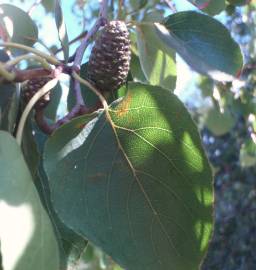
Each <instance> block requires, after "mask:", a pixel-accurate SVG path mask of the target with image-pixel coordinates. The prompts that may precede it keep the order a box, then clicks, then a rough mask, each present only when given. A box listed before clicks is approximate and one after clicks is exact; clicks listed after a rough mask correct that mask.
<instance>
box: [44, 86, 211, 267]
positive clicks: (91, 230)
mask: <svg viewBox="0 0 256 270" xmlns="http://www.w3.org/2000/svg"><path fill="white" fill-rule="evenodd" d="M109 113H110V114H109V115H108V114H106V113H104V112H103V113H101V115H100V117H99V119H98V120H97V121H96V123H95V122H94V124H92V123H91V124H88V125H89V126H88V125H87V126H86V127H85V128H81V125H80V126H79V125H78V126H77V127H76V129H75V131H76V132H77V133H76V135H75V134H74V126H73V124H70V125H71V126H70V128H69V124H67V125H66V129H67V130H69V134H68V132H67V131H66V132H65V133H64V132H63V131H62V130H57V131H56V133H55V134H54V135H53V136H52V137H51V138H50V139H49V140H48V142H47V144H46V149H45V154H44V168H45V171H46V173H47V175H48V178H49V185H50V190H51V196H52V201H53V206H54V208H55V210H56V212H57V213H58V215H59V216H60V218H61V220H63V221H64V222H65V224H66V225H68V226H69V227H70V228H71V229H73V230H75V231H76V232H79V233H80V234H82V235H84V236H85V237H87V238H88V239H89V240H90V241H92V242H93V243H94V244H96V245H98V246H99V247H101V248H102V249H103V250H104V251H105V252H106V253H108V254H109V255H110V256H111V257H112V258H113V259H114V260H115V261H117V262H118V263H119V264H120V265H121V266H123V267H124V268H125V269H132V270H141V269H147V270H156V269H157V270H166V269H175V270H188V269H189V270H196V269H198V268H199V264H200V262H201V260H202V258H203V257H204V255H205V252H206V250H207V247H208V242H209V239H210V237H211V233H212V214H213V213H212V204H213V189H212V173H211V169H210V166H209V164H208V161H207V158H206V156H205V154H204V151H203V149H202V146H201V141H200V136H199V134H198V131H197V129H196V127H195V125H194V123H193V121H192V119H191V117H190V115H189V113H188V112H187V110H186V109H185V107H184V106H183V104H182V103H181V102H180V101H179V99H178V98H177V97H176V96H175V95H173V94H171V93H170V91H167V90H164V89H162V88H160V87H156V86H149V85H143V84H131V85H130V86H129V89H128V93H127V95H126V97H125V98H124V99H123V100H122V101H119V102H115V104H114V105H113V106H112V108H111V110H110V111H109ZM110 119H111V120H110ZM79 128H80V129H79Z"/></svg>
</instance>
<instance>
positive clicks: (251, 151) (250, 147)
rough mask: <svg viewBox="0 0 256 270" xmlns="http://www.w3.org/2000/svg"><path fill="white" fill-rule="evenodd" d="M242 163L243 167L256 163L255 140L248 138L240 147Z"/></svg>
mask: <svg viewBox="0 0 256 270" xmlns="http://www.w3.org/2000/svg"><path fill="white" fill-rule="evenodd" d="M240 163H241V166H242V167H252V166H255V165H256V144H255V142H254V141H253V140H251V139H247V140H245V142H244V143H243V145H242V147H241V149H240Z"/></svg>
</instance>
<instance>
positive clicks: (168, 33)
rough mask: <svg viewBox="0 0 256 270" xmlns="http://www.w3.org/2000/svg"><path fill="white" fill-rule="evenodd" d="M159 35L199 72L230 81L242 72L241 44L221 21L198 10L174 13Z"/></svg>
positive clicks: (159, 28) (219, 79)
mask: <svg viewBox="0 0 256 270" xmlns="http://www.w3.org/2000/svg"><path fill="white" fill-rule="evenodd" d="M156 25H157V29H158V34H159V36H160V37H161V38H162V39H163V41H164V42H166V44H168V45H169V46H170V47H172V48H174V49H175V50H176V51H177V52H178V53H179V54H180V56H181V57H182V58H183V59H184V60H185V61H186V62H187V63H188V64H189V65H190V66H191V67H192V68H193V69H194V70H196V71H197V72H199V73H202V74H205V75H208V76H210V77H212V78H213V79H215V80H218V81H230V80H232V79H233V78H234V77H235V76H237V75H238V74H239V72H240V71H241V68H242V65H243V57H242V54H241V50H240V48H239V46H238V44H237V43H236V42H235V41H234V40H233V39H232V38H231V36H230V33H229V32H228V30H227V29H226V28H225V26H224V25H222V24H221V23H220V22H218V21H217V20H215V19H213V18H211V17H210V16H207V15H205V14H201V13H197V12H194V11H185V12H179V13H176V14H173V15H170V16H168V17H167V18H166V20H165V21H164V25H165V26H166V28H165V27H163V26H162V25H160V24H156Z"/></svg>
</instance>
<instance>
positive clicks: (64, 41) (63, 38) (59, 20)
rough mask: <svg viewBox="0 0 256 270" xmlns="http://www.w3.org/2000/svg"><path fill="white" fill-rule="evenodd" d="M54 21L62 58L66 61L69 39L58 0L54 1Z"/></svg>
mask: <svg viewBox="0 0 256 270" xmlns="http://www.w3.org/2000/svg"><path fill="white" fill-rule="evenodd" d="M55 22H56V26H57V29H58V35H59V40H60V43H61V46H62V49H63V53H64V59H65V61H66V63H67V62H68V59H69V40H68V33H67V28H66V24H65V21H64V17H63V13H62V9H61V4H60V0H56V1H55Z"/></svg>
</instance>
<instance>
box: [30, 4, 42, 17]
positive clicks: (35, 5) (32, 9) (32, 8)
mask: <svg viewBox="0 0 256 270" xmlns="http://www.w3.org/2000/svg"><path fill="white" fill-rule="evenodd" d="M41 2H42V0H36V1H35V2H34V3H33V5H32V6H31V7H30V8H29V10H28V15H31V14H32V12H33V11H34V9H35V8H36V7H37V6H38V5H40V4H41Z"/></svg>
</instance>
